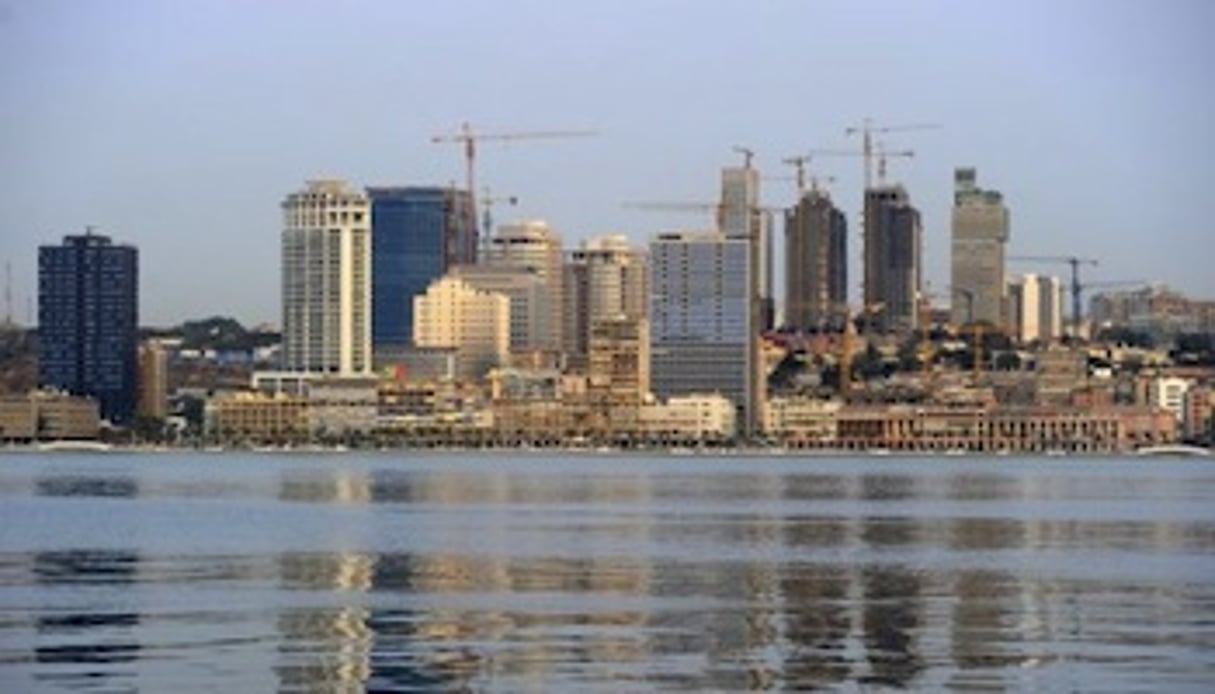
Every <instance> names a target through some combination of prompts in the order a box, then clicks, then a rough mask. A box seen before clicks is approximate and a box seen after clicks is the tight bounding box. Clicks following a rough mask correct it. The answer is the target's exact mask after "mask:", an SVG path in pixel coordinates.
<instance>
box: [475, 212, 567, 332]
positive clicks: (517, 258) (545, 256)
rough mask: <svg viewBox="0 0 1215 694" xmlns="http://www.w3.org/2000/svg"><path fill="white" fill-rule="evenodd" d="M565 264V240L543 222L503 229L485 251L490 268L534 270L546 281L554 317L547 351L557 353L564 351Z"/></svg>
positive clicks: (505, 226) (551, 321) (510, 226)
mask: <svg viewBox="0 0 1215 694" xmlns="http://www.w3.org/2000/svg"><path fill="white" fill-rule="evenodd" d="M562 262H563V256H562V252H561V237H560V236H559V235H557V232H555V231H553V230H552V228H550V227H549V225H548V224H547V223H546V222H542V221H532V222H524V223H521V224H506V225H503V226H500V227H498V233H497V234H496V235H495V236H494V237H493V238H492V239H490V240H489V243H488V245H487V246H486V249H485V264H486V265H490V266H493V267H514V268H521V269H527V270H531V271H532V272H535V273H536V274H537V275H539V276H540V278H541V279H542V280H544V285H545V286H546V287H547V288H548V293H549V311H550V312H551V314H550V317H549V323H548V325H549V334H548V338H547V339H546V340H545V342H544V345H543V347H544V349H546V350H550V351H552V352H554V353H556V352H559V351H560V350H561V327H562V326H561V309H562V302H563V300H564V291H563V285H564V282H563V277H562Z"/></svg>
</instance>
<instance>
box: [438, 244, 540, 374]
mask: <svg viewBox="0 0 1215 694" xmlns="http://www.w3.org/2000/svg"><path fill="white" fill-rule="evenodd" d="M449 274H450V275H451V276H453V277H458V278H460V279H462V280H464V282H465V283H467V284H468V285H469V286H471V287H473V288H474V289H480V290H481V291H484V292H495V293H498V294H501V295H503V296H505V297H506V298H507V299H508V300H509V301H510V351H511V353H512V354H519V355H524V354H529V353H533V352H538V351H543V350H544V349H546V347H547V345H548V340H549V337H550V335H551V330H550V329H549V321H551V320H552V309H551V307H550V306H549V289H548V287H547V286H546V285H545V283H544V280H543V279H542V278H541V277H540V275H539V274H537V273H536V272H535V271H533V270H531V269H529V268H523V267H509V266H507V267H499V266H492V265H457V266H455V267H453V268H452V270H451V272H450V273H449Z"/></svg>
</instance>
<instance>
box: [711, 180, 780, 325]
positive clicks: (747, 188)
mask: <svg viewBox="0 0 1215 694" xmlns="http://www.w3.org/2000/svg"><path fill="white" fill-rule="evenodd" d="M759 180H760V179H759V169H753V168H751V167H750V166H745V167H744V166H727V167H725V168H723V169H722V170H721V200H720V202H719V204H720V207H719V220H720V227H721V232H722V233H724V234H725V235H726V236H730V237H736V238H750V239H753V240H754V242H755V246H754V248H755V253H756V259H755V263H754V271H753V279H754V284H755V301H756V307H755V310H756V311H757V312H758V315H757V317H756V325H757V326H758V327H757V332H759V331H765V330H771V329H772V323H773V320H774V316H775V313H776V306H775V301H774V300H773V293H772V274H773V266H772V215H771V213H769V212H766V211H764V210H763V209H762V208H761V207H760V206H759Z"/></svg>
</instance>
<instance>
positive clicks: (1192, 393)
mask: <svg viewBox="0 0 1215 694" xmlns="http://www.w3.org/2000/svg"><path fill="white" fill-rule="evenodd" d="M1212 413H1215V388H1212V387H1210V386H1206V385H1204V386H1195V387H1193V388H1190V389H1189V391H1187V392H1186V394H1185V418H1184V421H1183V422H1182V434H1183V435H1184V436H1185V438H1186V439H1188V440H1190V441H1200V442H1206V443H1212V442H1215V419H1213V418H1212Z"/></svg>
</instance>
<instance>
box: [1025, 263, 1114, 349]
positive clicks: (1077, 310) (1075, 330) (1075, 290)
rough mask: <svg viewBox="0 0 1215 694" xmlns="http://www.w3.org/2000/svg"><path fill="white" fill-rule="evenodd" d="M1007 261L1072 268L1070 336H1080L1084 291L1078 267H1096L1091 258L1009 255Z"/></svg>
mask: <svg viewBox="0 0 1215 694" xmlns="http://www.w3.org/2000/svg"><path fill="white" fill-rule="evenodd" d="M1008 260H1012V261H1019V262H1031V263H1066V264H1068V265H1070V266H1071V268H1072V281H1071V292H1072V335H1073V336H1074V337H1079V336H1080V319H1081V317H1082V315H1083V311H1082V309H1081V301H1080V294H1081V292H1082V291H1083V289H1084V284H1082V283H1081V282H1080V266H1081V265H1092V266H1094V267H1096V265H1097V261H1096V260H1095V259H1093V258H1079V257H1076V256H1074V255H1011V256H1009V257H1008Z"/></svg>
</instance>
